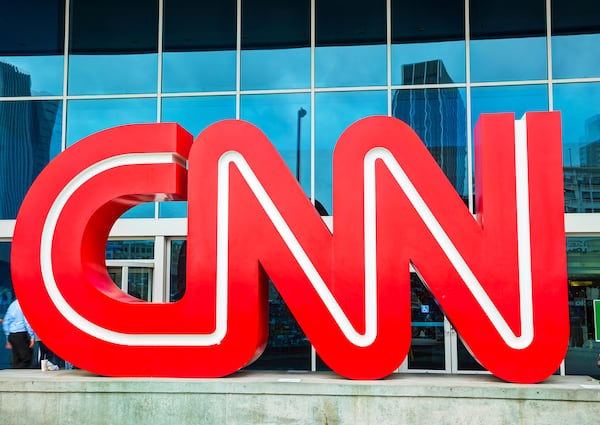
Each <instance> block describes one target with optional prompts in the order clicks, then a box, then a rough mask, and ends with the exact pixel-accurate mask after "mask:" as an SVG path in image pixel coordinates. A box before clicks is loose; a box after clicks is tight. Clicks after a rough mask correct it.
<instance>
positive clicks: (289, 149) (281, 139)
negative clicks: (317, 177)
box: [240, 93, 311, 194]
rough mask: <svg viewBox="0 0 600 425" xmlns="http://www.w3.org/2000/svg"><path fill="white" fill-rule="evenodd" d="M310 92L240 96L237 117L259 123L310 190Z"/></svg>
mask: <svg viewBox="0 0 600 425" xmlns="http://www.w3.org/2000/svg"><path fill="white" fill-rule="evenodd" d="M310 113H311V111H310V95H309V94H308V93H299V94H266V95H246V96H242V99H241V106H240V117H241V119H243V120H246V121H249V122H251V123H252V124H254V125H256V126H258V128H260V129H261V130H262V131H263V132H264V133H265V134H266V136H267V137H268V138H269V140H270V141H271V143H272V144H273V145H274V146H275V148H276V149H277V151H278V152H279V154H280V155H281V157H282V158H283V160H284V161H285V162H286V163H287V165H288V166H289V168H290V171H291V172H292V173H294V175H296V176H297V178H298V177H299V181H300V182H301V184H302V187H303V188H304V190H305V192H306V193H307V194H309V193H310Z"/></svg>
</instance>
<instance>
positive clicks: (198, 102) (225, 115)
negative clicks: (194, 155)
mask: <svg viewBox="0 0 600 425" xmlns="http://www.w3.org/2000/svg"><path fill="white" fill-rule="evenodd" d="M229 118H235V97H234V96H201V97H173V98H165V99H163V100H162V119H161V121H162V122H176V123H178V124H179V125H181V126H182V127H183V128H185V129H186V130H187V131H188V132H190V133H191V134H192V135H193V136H194V138H196V137H198V134H200V132H201V131H202V130H204V129H205V128H206V127H208V126H209V125H210V124H213V123H215V122H217V121H220V120H224V119H229ZM158 207H159V217H162V218H173V217H186V216H187V202H161V203H160V204H159V206H158Z"/></svg>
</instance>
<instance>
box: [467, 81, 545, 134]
mask: <svg viewBox="0 0 600 425" xmlns="http://www.w3.org/2000/svg"><path fill="white" fill-rule="evenodd" d="M547 110H548V86H546V85H542V84H540V85H523V86H499V87H474V88H472V89H471V117H472V119H471V126H472V127H471V131H472V130H473V128H475V124H476V123H477V120H478V119H479V116H480V115H481V114H488V113H497V112H513V113H514V114H515V119H520V118H522V117H523V115H524V114H525V112H536V111H547Z"/></svg>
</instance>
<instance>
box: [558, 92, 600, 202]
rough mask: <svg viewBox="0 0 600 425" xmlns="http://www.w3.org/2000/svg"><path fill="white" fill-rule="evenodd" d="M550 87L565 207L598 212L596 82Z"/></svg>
mask: <svg viewBox="0 0 600 425" xmlns="http://www.w3.org/2000/svg"><path fill="white" fill-rule="evenodd" d="M553 88H554V108H555V109H556V110H558V111H560V112H561V117H562V135H563V162H564V171H565V183H564V184H565V211H566V212H581V213H585V212H600V104H599V103H598V99H599V98H600V83H579V84H555V85H554V87H553Z"/></svg>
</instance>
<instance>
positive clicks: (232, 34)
mask: <svg viewBox="0 0 600 425" xmlns="http://www.w3.org/2000/svg"><path fill="white" fill-rule="evenodd" d="M163 40H164V46H163V49H164V53H163V81H162V85H163V91H165V92H170V93H172V92H197V91H224V90H235V76H236V53H235V48H236V1H235V0H224V1H223V0H222V1H212V2H207V1H198V2H189V1H186V0H165V1H164V34H163Z"/></svg>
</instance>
